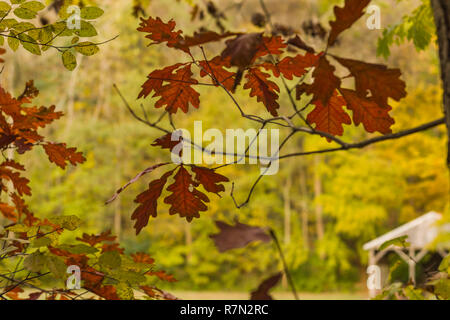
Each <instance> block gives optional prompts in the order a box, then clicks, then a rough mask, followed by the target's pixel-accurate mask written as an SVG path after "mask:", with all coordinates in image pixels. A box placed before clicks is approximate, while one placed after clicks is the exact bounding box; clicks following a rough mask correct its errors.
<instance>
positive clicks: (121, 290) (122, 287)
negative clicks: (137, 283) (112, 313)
mask: <svg viewBox="0 0 450 320" xmlns="http://www.w3.org/2000/svg"><path fill="white" fill-rule="evenodd" d="M116 292H117V295H118V296H119V298H120V299H121V300H134V293H133V289H132V288H131V287H130V286H129V285H127V284H126V283H123V282H120V283H119V284H118V285H117V286H116Z"/></svg>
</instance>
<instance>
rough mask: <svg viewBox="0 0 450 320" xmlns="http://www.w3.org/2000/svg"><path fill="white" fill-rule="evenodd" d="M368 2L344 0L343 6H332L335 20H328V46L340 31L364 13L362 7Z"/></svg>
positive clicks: (334, 40) (368, 0) (368, 1)
mask: <svg viewBox="0 0 450 320" xmlns="http://www.w3.org/2000/svg"><path fill="white" fill-rule="evenodd" d="M369 3H370V0H345V5H344V7H343V8H341V7H338V6H335V7H334V15H335V16H336V20H335V21H330V26H331V31H330V35H329V37H328V46H332V45H333V44H334V43H335V42H336V39H337V38H338V36H339V35H340V34H341V32H343V31H344V30H347V29H348V28H350V27H351V26H352V25H353V24H354V23H355V22H356V21H357V20H358V19H359V18H361V17H362V16H363V15H364V9H365V8H366V7H367V5H368V4H369Z"/></svg>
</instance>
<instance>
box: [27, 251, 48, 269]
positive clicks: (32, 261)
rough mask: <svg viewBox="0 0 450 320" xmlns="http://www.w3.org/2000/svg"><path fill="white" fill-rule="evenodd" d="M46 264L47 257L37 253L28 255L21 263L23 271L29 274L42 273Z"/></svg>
mask: <svg viewBox="0 0 450 320" xmlns="http://www.w3.org/2000/svg"><path fill="white" fill-rule="evenodd" d="M46 264H47V257H46V256H45V255H44V254H42V253H41V252H39V251H36V252H34V253H32V254H30V255H29V256H28V257H26V258H25V260H24V261H23V266H24V268H25V269H27V270H28V271H31V272H40V271H42V270H43V269H44V268H45V266H46Z"/></svg>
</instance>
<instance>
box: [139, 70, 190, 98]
mask: <svg viewBox="0 0 450 320" xmlns="http://www.w3.org/2000/svg"><path fill="white" fill-rule="evenodd" d="M182 65H183V64H182V63H176V64H174V65H172V66H168V67H165V68H163V69H161V70H155V71H153V72H151V73H150V74H149V75H148V76H147V78H148V80H147V81H146V82H145V83H144V84H143V85H142V90H141V92H140V93H139V96H138V99H140V98H141V97H144V98H146V97H147V96H148V95H149V94H150V93H151V92H152V91H155V92H158V91H159V90H160V89H161V88H162V86H163V82H164V81H166V80H169V79H170V78H171V77H172V74H173V72H174V71H175V70H176V69H178V68H179V67H181V66H182Z"/></svg>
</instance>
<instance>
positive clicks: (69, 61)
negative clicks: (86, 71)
mask: <svg viewBox="0 0 450 320" xmlns="http://www.w3.org/2000/svg"><path fill="white" fill-rule="evenodd" d="M62 61H63V64H64V67H66V69H67V70H70V71H72V70H74V69H75V68H76V67H77V59H76V58H75V56H74V54H73V53H72V52H70V51H69V50H67V51H64V53H63V54H62Z"/></svg>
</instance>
